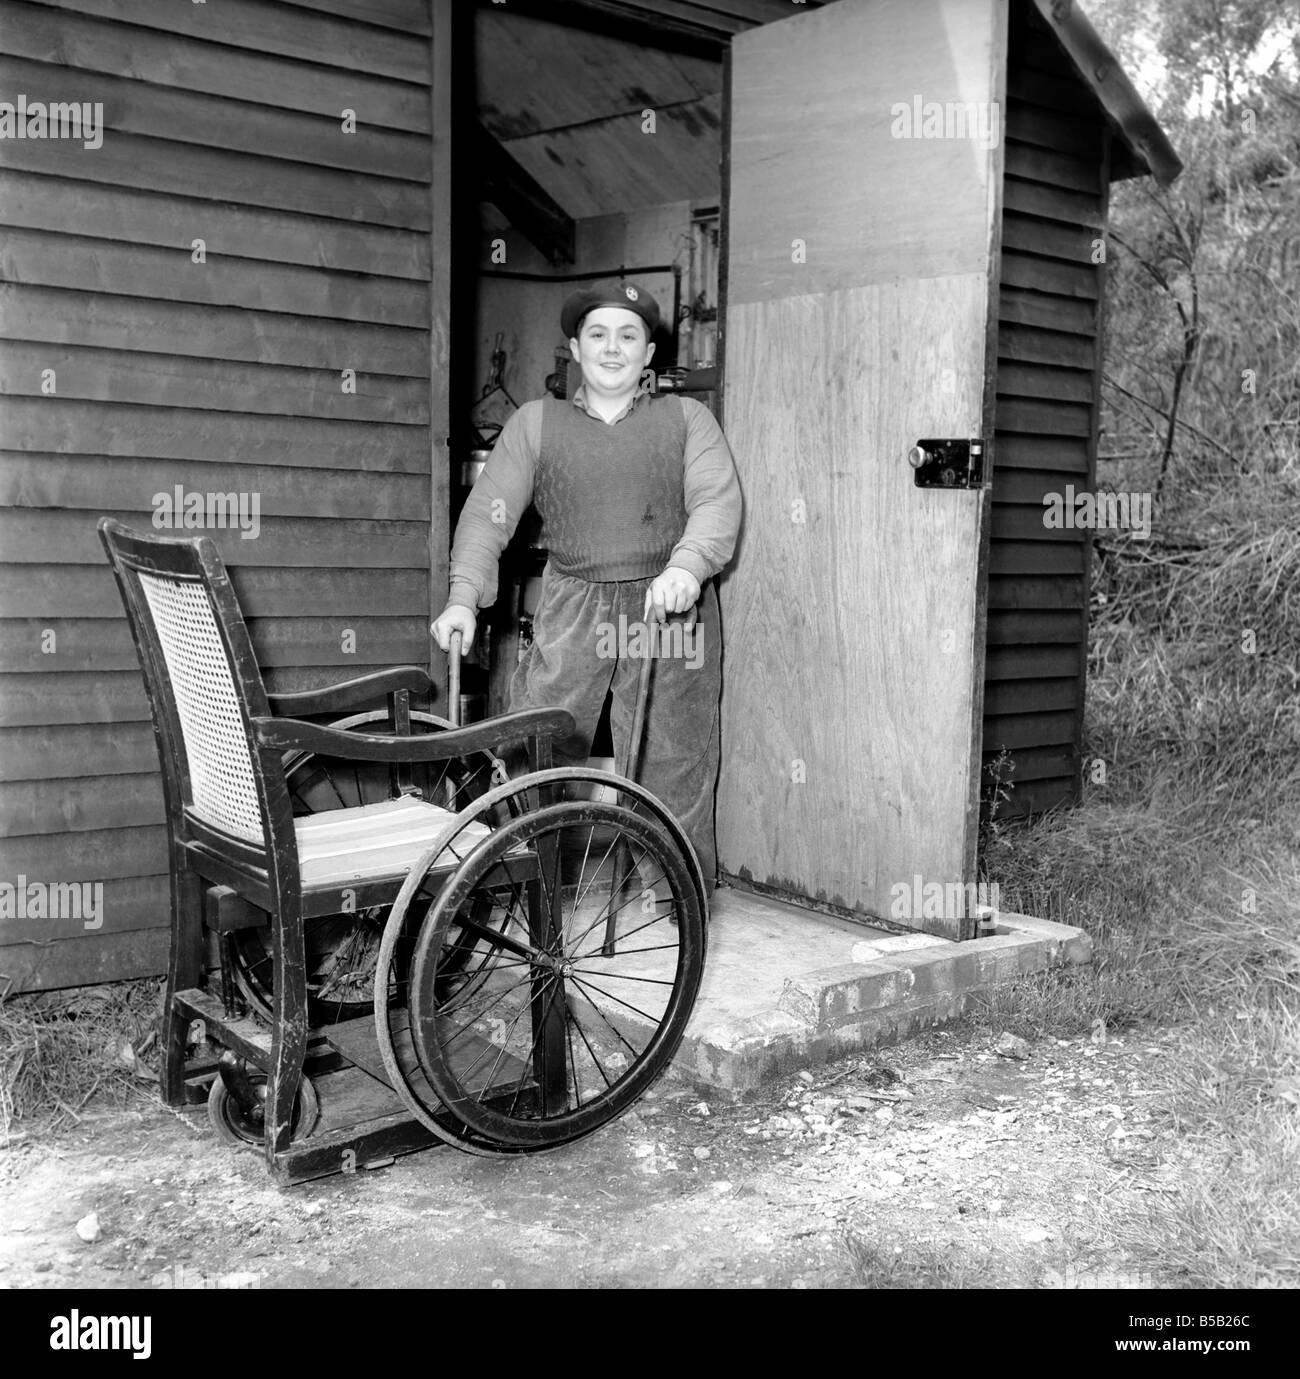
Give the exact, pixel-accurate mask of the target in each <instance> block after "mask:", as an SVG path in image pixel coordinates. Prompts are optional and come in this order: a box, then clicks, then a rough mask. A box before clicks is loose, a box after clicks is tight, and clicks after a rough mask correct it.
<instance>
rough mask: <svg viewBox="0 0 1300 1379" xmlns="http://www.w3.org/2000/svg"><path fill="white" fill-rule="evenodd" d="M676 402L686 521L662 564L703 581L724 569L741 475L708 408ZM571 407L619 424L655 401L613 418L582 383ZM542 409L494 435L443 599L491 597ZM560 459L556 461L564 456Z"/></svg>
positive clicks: (532, 464) (636, 403)
mask: <svg viewBox="0 0 1300 1379" xmlns="http://www.w3.org/2000/svg"><path fill="white" fill-rule="evenodd" d="M678 400H679V401H680V403H681V408H682V416H683V419H684V421H685V439H684V443H683V455H682V471H681V490H682V492H681V500H682V508H683V510H684V512H685V525H684V529H683V530H682V532H681V536H680V537H679V538H678V540H677V541H676V544H675V545H674V546H673V547H672V551H671V554H670V555H669V556H668V559H667V560H666V562H665V566H668V565H672V566H677V567H678V568H680V569H683V570H688V571H689V572H690V573H691V574H692V575H694V576H695V578H696V579H698V580H699V581H700V583H701V584H702V583H703V582H704V581H705V580H706V579H708V578H710V576H712V575H715V574H717V573H718V572H719V571H720V570H721V569H723V567H724V566H725V565H726V564H727V562H728V561H729V560H730V559H731V555H732V552H733V550H734V549H735V545H736V538H737V535H738V534H739V531H740V517H741V507H742V503H741V493H740V479H739V477H738V475H737V473H736V466H735V462H734V460H733V459H732V455H731V448H730V446H729V445H728V444H727V439H726V437H725V436H724V435H723V433H722V428H721V427H720V426H719V425H718V423H717V421H716V420H715V419H714V417H713V414H712V413H711V412H710V411H709V410H708V408H707V407H705V406H703V405H702V404H701V403H699V402H697V401H695V399H693V398H680V399H678ZM573 405H574V406H575V407H577V408H578V409H580V410H581V412H582V413H583V414H584V417H585V418H586V419H587V420H586V421H584V422H583V423H582V424H583V425H587V424H589V425H590V426H592V427H593V428H597V427H598V428H602V429H603V428H605V427H610V428H617V427H618V426H620V425H621V424H622V423H623V422H625V421H626V420H627V418H628V417H630V416H631V415H632V414H633V413H634V411H636V410H637V409H640V408H643V407H649V406H653V405H656V403H655V402H654V401H653V400H652V399H651V398H650V396H649V395H647V394H645V393H641V394H638V395H637V396H636V397H634V398H633V399H632V401H631V402H629V404H628V406H627V407H626V408H625V409H624V410H623V411H622V412H621V413H620V414H619V415H618V417H616V418H615V420H614V421H612V422H606V421H605V420H604V419H603V418H602V417H600V416H599V415H598V414H597V413H595V412H594V411H592V410H591V408H590V407H589V406H588V405H587V402H586V397H585V394H584V390H583V389H582V388H579V389H578V390H577V392H576V394H575V395H574V397H573ZM544 408H545V404H544V402H542V401H536V402H526V403H525V404H524V405H523V406H522V407H521V408H519V410H518V411H517V412H515V413H514V415H513V416H511V417H510V419H509V420H508V421H507V422H506V424H505V426H504V427H503V428H502V430H501V434H500V435H499V436H498V437H497V441H496V445H495V446H494V448H493V451H492V454H491V456H490V458H489V459H488V462H487V464H486V465H485V466H484V468H483V472H482V474H481V475H480V476H479V478H478V481H477V483H475V485H474V488H473V490H472V491H471V493H470V496H469V498H468V499H467V500H466V503H465V507H464V510H463V511H462V513H461V516H460V521H459V522H458V523H457V526H456V539H455V542H454V543H453V547H452V556H451V590H450V594H449V597H448V603H456V604H463V605H465V606H466V607H469V608H473V609H479V608H484V607H487V606H489V605H490V604H492V603H494V602H495V601H496V596H497V566H498V563H499V561H500V559H501V553H502V551H503V550H504V549H505V547H506V545H507V544H508V543H509V541H510V538H511V536H512V535H513V534H514V530H515V527H516V526H517V525H518V523H519V519H520V518H521V517H522V516H523V514H524V512H525V510H526V509H527V507H528V505H529V503H530V502H531V501H532V500H533V494H534V486H535V482H536V479H537V470H538V462H539V459H540V458H541V455H542V444H543V434H542V433H543V416H544ZM602 434H603V430H601V431H593V433H592V438H591V439H592V442H593V443H596V444H598V443H599V439H600V437H601V435H602ZM552 462H556V461H552ZM558 462H559V463H562V462H563V461H562V458H561V459H560V460H559V461H558ZM608 498H609V495H608V494H599V495H598V494H595V493H593V497H592V513H593V514H594V513H598V512H599V511H600V510H601V505H602V503H607V502H608ZM578 502H579V503H580V502H581V500H580V499H579V500H578ZM543 515H544V517H545V518H546V520H547V525H548V527H554V526H555V525H556V524H555V520H554V519H555V516H556V515H555V514H552V513H546V512H544V514H543ZM586 516H587V514H584V512H582V511H578V512H573V513H566V514H564V515H563V517H564V521H565V523H567V524H570V526H571V529H575V530H576V529H581V528H582V527H583V526H584V522H585V517H586Z"/></svg>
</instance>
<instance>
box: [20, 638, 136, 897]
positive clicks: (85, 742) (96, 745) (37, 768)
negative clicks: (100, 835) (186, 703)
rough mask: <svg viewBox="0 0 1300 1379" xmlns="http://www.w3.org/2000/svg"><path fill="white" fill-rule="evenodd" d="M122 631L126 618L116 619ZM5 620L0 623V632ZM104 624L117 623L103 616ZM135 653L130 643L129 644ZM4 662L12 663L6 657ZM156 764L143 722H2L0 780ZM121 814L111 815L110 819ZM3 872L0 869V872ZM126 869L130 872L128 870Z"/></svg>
mask: <svg viewBox="0 0 1300 1379" xmlns="http://www.w3.org/2000/svg"><path fill="white" fill-rule="evenodd" d="M120 625H121V627H122V630H123V632H124V633H125V635H126V638H127V641H128V642H130V639H131V638H130V633H129V632H126V621H125V619H123V621H122V623H121V624H120ZM6 626H7V624H3V623H0V636H3V634H4V629H5V627H6ZM104 626H106V627H116V626H118V624H116V623H108V622H105V624H104ZM131 654H132V656H134V655H135V650H134V648H132V649H131ZM4 664H5V665H6V667H9V668H11V669H15V670H16V669H23V668H24V667H21V666H11V663H10V662H9V661H8V659H6V660H5V662H4ZM157 769H158V751H157V748H156V747H155V745H154V738H153V729H152V728H151V727H150V726H149V725H148V724H147V723H123V724H120V725H119V726H118V727H117V728H116V729H114V731H113V732H111V733H106V732H105V731H104V730H103V728H101V727H100V726H99V725H98V724H95V723H83V724H77V725H74V726H72V727H61V728H52V727H49V726H48V725H41V726H37V727H27V728H6V729H5V730H4V731H3V732H0V780H4V781H19V780H26V781H32V780H44V781H47V782H48V781H58V780H62V779H65V778H67V777H75V778H81V777H90V776H123V775H135V774H139V773H141V772H149V771H156V770H157ZM119 823H121V819H120V818H119V819H116V820H114V824H115V825H116V824H119ZM4 874H5V873H4V872H3V871H0V876H3V875H4ZM129 874H130V873H128V875H129Z"/></svg>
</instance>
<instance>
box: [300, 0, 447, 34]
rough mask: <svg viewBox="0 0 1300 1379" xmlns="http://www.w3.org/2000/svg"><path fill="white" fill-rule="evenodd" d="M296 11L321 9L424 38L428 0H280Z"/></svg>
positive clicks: (427, 25) (344, 17) (427, 26)
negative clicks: (295, 7) (295, 8)
mask: <svg viewBox="0 0 1300 1379" xmlns="http://www.w3.org/2000/svg"><path fill="white" fill-rule="evenodd" d="M284 3H285V4H289V5H295V6H297V7H298V8H299V9H305V10H324V11H326V12H327V13H329V14H336V15H338V16H339V18H341V19H355V20H357V21H358V22H359V23H365V24H381V25H383V26H385V27H387V28H390V29H399V30H401V32H402V33H408V34H423V35H426V36H427V35H428V34H429V31H430V24H429V3H428V0H284Z"/></svg>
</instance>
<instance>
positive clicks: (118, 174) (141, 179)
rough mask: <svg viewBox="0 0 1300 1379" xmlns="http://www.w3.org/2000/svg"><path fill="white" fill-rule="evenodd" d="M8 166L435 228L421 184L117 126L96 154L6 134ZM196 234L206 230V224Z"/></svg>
mask: <svg viewBox="0 0 1300 1379" xmlns="http://www.w3.org/2000/svg"><path fill="white" fill-rule="evenodd" d="M0 163H2V165H3V166H4V167H6V168H12V169H14V170H15V171H17V172H40V173H43V174H45V175H46V176H51V177H69V178H78V179H80V180H83V181H86V182H99V183H102V184H104V185H107V186H111V187H135V188H137V189H139V190H148V191H156V192H160V193H164V194H167V195H175V196H184V197H189V198H191V199H192V200H196V201H199V202H204V201H235V202H239V203H240V204H242V205H246V206H262V207H265V208H266V209H268V210H273V211H301V212H302V213H303V214H305V215H319V216H325V217H327V218H329V219H334V220H346V221H351V222H354V223H357V224H362V225H375V226H385V227H393V228H396V229H402V230H417V231H423V232H427V231H428V228H429V199H428V191H427V188H424V187H422V186H421V185H420V184H419V183H417V182H404V181H397V180H396V179H393V178H387V177H372V176H370V175H369V174H368V173H362V172H344V171H341V170H339V169H337V168H314V167H312V166H311V165H310V164H307V163H289V162H285V161H283V160H281V159H278V158H263V157H259V156H257V155H254V154H248V153H230V152H227V151H226V150H224V149H215V148H203V147H200V146H197V145H195V144H179V143H173V142H171V141H170V140H167V139H150V138H146V137H145V136H143V135H138V134H118V133H116V132H112V131H110V133H109V134H108V135H107V136H106V137H105V139H104V144H103V147H102V148H97V149H95V150H93V151H90V150H87V149H85V148H83V147H82V145H81V144H80V143H76V142H74V141H73V140H70V139H44V140H41V139H33V140H27V139H6V140H5V141H4V143H3V145H0ZM196 233H198V234H202V233H203V229H202V226H201V225H200V227H199V229H198V230H197V231H196Z"/></svg>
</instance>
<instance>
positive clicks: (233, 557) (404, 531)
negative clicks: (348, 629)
mask: <svg viewBox="0 0 1300 1379" xmlns="http://www.w3.org/2000/svg"><path fill="white" fill-rule="evenodd" d="M100 515H103V516H110V517H118V518H120V519H121V520H122V521H125V522H128V525H129V522H130V520H131V519H132V518H134V517H135V514H132V513H113V512H109V513H104V514H95V515H92V514H89V513H81V512H64V511H62V510H60V509H53V508H22V509H16V510H15V509H12V508H11V509H9V510H7V511H0V549H3V551H4V554H5V559H6V561H9V562H11V563H13V564H37V565H65V564H66V565H97V564H99V563H100V561H102V560H103V559H104V548H103V546H102V545H101V543H100V540H99V533H98V532H97V531H96V530H95V523H96V521H97V520H98V517H99V516H100ZM165 534H168V535H182V536H188V535H193V534H194V533H193V532H192V531H186V530H174V529H166V530H165ZM204 535H207V536H211V537H212V538H213V540H214V541H215V542H216V544H217V548H218V550H220V551H221V554H222V558H223V559H225V560H226V561H227V562H228V563H229V564H231V565H243V566H248V565H279V566H293V565H305V566H308V567H310V568H312V569H317V568H321V567H325V568H336V569H337V568H340V567H343V566H352V567H368V568H370V569H385V570H386V569H393V568H401V569H423V568H424V559H423V556H424V552H425V550H426V542H427V540H428V535H427V528H426V525H425V524H424V523H423V522H365V521H356V520H350V519H345V518H315V517H294V518H279V517H269V518H268V517H263V518H262V519H261V528H260V531H259V532H258V533H257V534H256V535H254V536H253V537H251V538H249V539H247V540H246V539H245V538H244V534H243V532H242V531H237V530H225V531H222V530H207V531H205V532H204Z"/></svg>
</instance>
